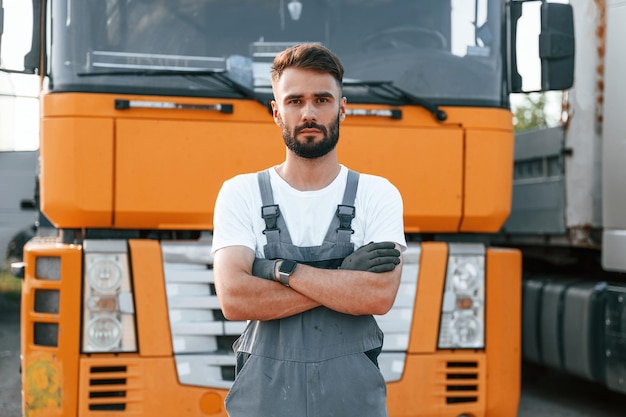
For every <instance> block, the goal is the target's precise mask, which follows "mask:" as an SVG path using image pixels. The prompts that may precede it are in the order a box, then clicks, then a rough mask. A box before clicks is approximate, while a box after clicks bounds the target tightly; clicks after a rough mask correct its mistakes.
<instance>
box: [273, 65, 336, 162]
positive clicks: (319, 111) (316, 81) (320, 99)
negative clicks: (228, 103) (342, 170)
mask: <svg viewBox="0 0 626 417" xmlns="http://www.w3.org/2000/svg"><path fill="white" fill-rule="evenodd" d="M273 89H274V97H275V101H273V102H272V109H273V114H274V121H275V122H276V124H277V125H278V126H280V127H281V128H282V132H283V139H284V141H285V145H286V146H287V148H289V149H290V150H291V151H292V152H294V153H295V154H296V155H298V156H300V157H302V158H319V157H321V156H324V155H326V154H327V153H328V152H330V151H332V150H333V149H334V148H335V146H336V145H337V141H338V140H339V123H340V122H342V121H343V120H344V119H345V114H346V99H345V98H344V97H341V96H340V94H341V91H340V89H339V86H338V85H337V82H336V81H335V79H334V78H333V77H332V75H330V74H323V73H318V72H315V71H310V70H303V69H299V68H288V69H286V70H285V71H284V72H283V74H282V77H281V78H280V80H278V81H277V82H276V83H275V84H274V86H273Z"/></svg>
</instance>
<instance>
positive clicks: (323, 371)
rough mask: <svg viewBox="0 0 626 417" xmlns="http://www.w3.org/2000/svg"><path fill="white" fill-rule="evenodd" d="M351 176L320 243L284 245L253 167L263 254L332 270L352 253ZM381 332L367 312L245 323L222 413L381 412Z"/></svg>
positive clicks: (265, 416)
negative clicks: (264, 238) (263, 225)
mask: <svg viewBox="0 0 626 417" xmlns="http://www.w3.org/2000/svg"><path fill="white" fill-rule="evenodd" d="M357 185H358V174H357V173H356V172H353V171H349V172H348V181H347V185H346V190H345V193H344V197H343V202H342V204H339V205H338V208H337V216H335V217H334V218H333V221H332V222H331V224H330V227H329V229H328V233H327V234H326V237H325V238H324V243H323V244H322V245H321V246H317V247H298V246H294V245H293V244H292V243H291V238H290V236H289V231H288V230H287V225H286V224H285V220H284V219H283V218H282V216H280V210H279V209H278V206H277V205H275V204H274V202H273V195H272V189H271V185H270V180H269V172H268V171H262V172H260V173H259V186H260V188H261V196H262V201H263V209H262V215H263V217H264V219H265V223H266V230H265V231H264V233H265V235H266V236H267V245H266V246H265V247H264V251H265V256H266V258H268V259H276V258H281V259H292V260H295V261H298V262H299V263H303V264H309V265H314V266H316V267H319V268H337V267H338V266H339V265H341V261H342V260H343V258H345V257H346V256H348V255H349V254H350V253H352V252H353V251H354V247H353V245H352V243H350V235H351V234H352V229H351V221H352V218H353V217H354V198H355V195H356V189H357ZM382 343H383V333H382V331H381V330H380V328H379V327H378V325H377V323H376V320H375V319H374V317H373V316H371V315H365V316H353V315H348V314H343V313H338V312H336V311H333V310H330V309H328V308H326V307H317V308H315V309H312V310H309V311H305V312H303V313H301V314H296V315H294V316H291V317H287V318H284V319H279V320H270V321H251V322H250V323H249V324H248V326H247V327H246V329H245V330H244V332H243V334H242V335H241V337H240V338H239V339H238V340H237V341H236V342H235V344H234V346H233V348H234V350H235V352H236V354H237V377H236V378H235V383H234V384H233V386H232V388H231V390H230V392H229V394H228V396H227V397H226V411H227V412H228V415H229V416H230V417H322V416H337V417H384V416H387V409H386V404H385V398H386V385H385V381H384V379H383V377H382V375H381V373H380V371H379V369H378V366H377V361H376V358H377V356H378V354H379V353H380V350H381V348H382Z"/></svg>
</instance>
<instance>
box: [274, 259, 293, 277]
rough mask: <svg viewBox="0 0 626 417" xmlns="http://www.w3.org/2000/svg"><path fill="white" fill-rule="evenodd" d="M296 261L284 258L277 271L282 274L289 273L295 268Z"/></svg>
mask: <svg viewBox="0 0 626 417" xmlns="http://www.w3.org/2000/svg"><path fill="white" fill-rule="evenodd" d="M296 265H297V263H296V262H294V261H290V260H289V259H285V260H284V261H283V262H282V263H281V264H280V268H279V269H278V272H280V273H282V274H291V273H292V272H293V270H294V269H296Z"/></svg>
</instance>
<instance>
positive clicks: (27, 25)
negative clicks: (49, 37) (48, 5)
mask: <svg viewBox="0 0 626 417" xmlns="http://www.w3.org/2000/svg"><path fill="white" fill-rule="evenodd" d="M17 6H19V7H17ZM41 13H42V0H31V1H27V0H21V1H19V2H18V1H13V2H9V3H6V4H4V5H3V0H0V63H1V64H2V66H1V67H0V70H2V71H4V72H9V73H22V74H36V73H37V72H38V71H39V69H40V66H41V65H40V63H39V57H40V55H41V54H40V50H41V19H42V14H41ZM29 36H30V37H29ZM29 44H30V45H29ZM29 48H30V49H29ZM22 57H23V62H20V61H21V60H22Z"/></svg>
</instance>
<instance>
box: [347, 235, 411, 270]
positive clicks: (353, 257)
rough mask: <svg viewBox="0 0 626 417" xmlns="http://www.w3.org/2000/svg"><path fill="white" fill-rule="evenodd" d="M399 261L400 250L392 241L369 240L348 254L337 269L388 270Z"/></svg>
mask: <svg viewBox="0 0 626 417" xmlns="http://www.w3.org/2000/svg"><path fill="white" fill-rule="evenodd" d="M399 263H400V251H399V250H397V249H396V244H395V243H393V242H378V243H374V242H370V243H368V244H367V245H365V246H361V247H360V248H358V249H357V250H355V251H354V252H352V253H351V254H350V255H348V256H347V257H346V258H345V259H344V260H343V262H342V263H341V266H340V267H339V269H351V270H353V271H368V272H389V271H393V269H394V268H395V267H396V265H398V264H399Z"/></svg>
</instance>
